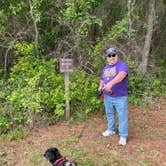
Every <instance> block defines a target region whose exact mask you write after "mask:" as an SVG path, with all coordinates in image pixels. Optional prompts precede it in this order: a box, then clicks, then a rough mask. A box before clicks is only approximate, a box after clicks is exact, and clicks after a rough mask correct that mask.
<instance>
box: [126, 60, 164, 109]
mask: <svg viewBox="0 0 166 166" xmlns="http://www.w3.org/2000/svg"><path fill="white" fill-rule="evenodd" d="M127 62H128V65H129V68H130V73H129V78H128V83H129V88H128V89H129V102H131V103H134V104H138V105H142V104H146V105H150V106H153V104H154V100H155V98H157V97H160V96H166V93H165V92H166V86H165V78H164V77H163V80H162V79H160V78H161V76H160V78H159V73H160V74H161V75H164V74H165V70H161V69H160V70H159V73H157V70H156V71H155V72H154V73H150V72H149V73H146V75H144V76H141V75H138V74H137V72H136V71H135V70H134V69H135V68H134V66H135V65H134V61H131V60H128V61H127Z"/></svg>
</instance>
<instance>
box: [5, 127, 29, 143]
mask: <svg viewBox="0 0 166 166" xmlns="http://www.w3.org/2000/svg"><path fill="white" fill-rule="evenodd" d="M27 136H28V131H27V130H26V129H25V128H22V127H21V128H20V127H17V128H15V129H13V130H11V131H9V133H8V134H7V138H8V139H9V140H17V139H25V138H26V137H27Z"/></svg>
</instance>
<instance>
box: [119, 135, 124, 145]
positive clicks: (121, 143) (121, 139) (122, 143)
mask: <svg viewBox="0 0 166 166" xmlns="http://www.w3.org/2000/svg"><path fill="white" fill-rule="evenodd" d="M119 145H122V146H125V145H126V138H124V137H120V140H119Z"/></svg>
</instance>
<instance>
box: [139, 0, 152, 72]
mask: <svg viewBox="0 0 166 166" xmlns="http://www.w3.org/2000/svg"><path fill="white" fill-rule="evenodd" d="M154 18H155V0H149V13H148V29H147V33H146V37H145V44H144V48H143V54H142V62H141V64H140V66H139V68H138V71H139V73H140V74H142V75H144V74H145V73H146V71H147V66H148V58H149V52H150V47H151V40H152V34H153V21H154Z"/></svg>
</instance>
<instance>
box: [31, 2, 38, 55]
mask: <svg viewBox="0 0 166 166" xmlns="http://www.w3.org/2000/svg"><path fill="white" fill-rule="evenodd" d="M29 6H30V12H31V16H32V20H33V24H34V28H35V53H36V55H37V56H39V55H38V43H39V41H38V40H39V39H38V38H39V32H38V27H37V21H36V19H35V16H34V13H33V5H32V1H31V0H29Z"/></svg>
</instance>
